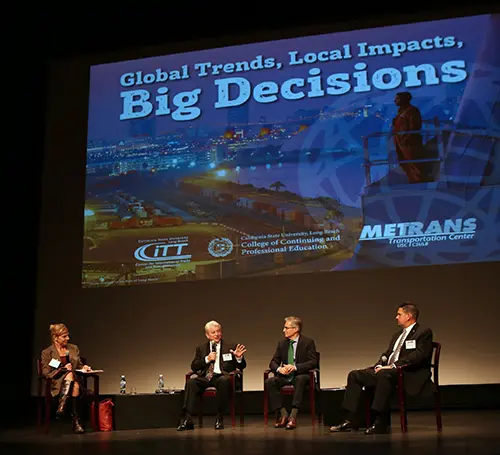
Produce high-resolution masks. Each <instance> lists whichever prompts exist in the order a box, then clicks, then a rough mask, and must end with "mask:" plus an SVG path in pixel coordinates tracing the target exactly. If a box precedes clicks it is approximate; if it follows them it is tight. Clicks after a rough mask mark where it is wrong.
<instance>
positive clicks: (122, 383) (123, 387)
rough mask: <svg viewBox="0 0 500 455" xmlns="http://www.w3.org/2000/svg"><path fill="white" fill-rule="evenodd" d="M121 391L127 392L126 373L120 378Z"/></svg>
mask: <svg viewBox="0 0 500 455" xmlns="http://www.w3.org/2000/svg"><path fill="white" fill-rule="evenodd" d="M120 393H122V394H124V393H127V380H126V379H125V375H124V374H122V377H121V378H120Z"/></svg>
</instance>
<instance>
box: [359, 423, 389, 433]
mask: <svg viewBox="0 0 500 455" xmlns="http://www.w3.org/2000/svg"><path fill="white" fill-rule="evenodd" d="M389 432H390V427H389V425H387V424H384V423H380V422H377V421H375V423H374V424H373V425H372V426H371V427H369V428H367V429H366V431H365V434H387V433H389Z"/></svg>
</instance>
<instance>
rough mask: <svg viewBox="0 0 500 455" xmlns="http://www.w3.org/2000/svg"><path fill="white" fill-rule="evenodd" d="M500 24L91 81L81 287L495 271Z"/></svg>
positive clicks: (249, 48) (460, 22) (405, 28)
mask: <svg viewBox="0 0 500 455" xmlns="http://www.w3.org/2000/svg"><path fill="white" fill-rule="evenodd" d="M499 137H500V16H499V15H480V16H471V17H463V18H455V19H448V20H440V21H432V22H422V23H414V24H405V25H397V26H390V27H381V28H374V29H365V30H355V31H349V32H342V33H332V34H323V35H316V36H307V37H297V38H293V39H283V40H278V41H271V42H261V43H251V44H245V45H241V46H232V47H225V48H216V49H207V50H200V51H196V52H189V53H179V54H174V55H165V56H156V57H150V58H144V59H137V60H129V61H122V62H113V63H106V64H100V65H95V66H92V67H91V68H90V90H89V116H88V138H87V160H86V171H85V172H86V189H85V201H84V207H82V209H83V210H84V234H83V264H82V286H83V287H109V286H124V285H125V286H127V285H136V284H150V283H167V282H177V281H197V280H209V279H225V278H233V277H250V276H264V275H281V274H298V273H317V272H335V271H346V270H360V269H373V268H382V267H385V268H391V267H410V266H422V265H437V264H456V263H468V262H489V261H498V260H500V214H499V207H500V145H499Z"/></svg>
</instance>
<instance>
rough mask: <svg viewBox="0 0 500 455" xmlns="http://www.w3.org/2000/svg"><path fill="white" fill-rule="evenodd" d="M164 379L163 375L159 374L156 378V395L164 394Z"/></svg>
mask: <svg viewBox="0 0 500 455" xmlns="http://www.w3.org/2000/svg"><path fill="white" fill-rule="evenodd" d="M164 389H165V379H163V375H162V374H160V375H159V376H158V390H157V391H156V392H157V393H164V392H165V390H164Z"/></svg>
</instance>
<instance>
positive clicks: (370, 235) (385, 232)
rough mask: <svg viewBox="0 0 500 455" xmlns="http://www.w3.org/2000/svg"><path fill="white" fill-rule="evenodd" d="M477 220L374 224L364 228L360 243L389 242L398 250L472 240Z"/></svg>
mask: <svg viewBox="0 0 500 455" xmlns="http://www.w3.org/2000/svg"><path fill="white" fill-rule="evenodd" d="M476 221H477V219H476V218H466V219H462V218H457V219H455V220H452V219H447V220H444V221H440V220H432V221H430V222H429V223H426V224H424V223H422V222H420V221H407V222H404V223H390V224H373V225H365V226H363V230H362V231H361V235H360V236H359V240H360V241H369V240H387V241H388V242H389V244H390V245H396V246H397V247H398V248H408V247H422V246H427V245H429V242H443V241H448V240H452V241H453V240H471V239H473V238H474V236H475V234H476Z"/></svg>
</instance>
